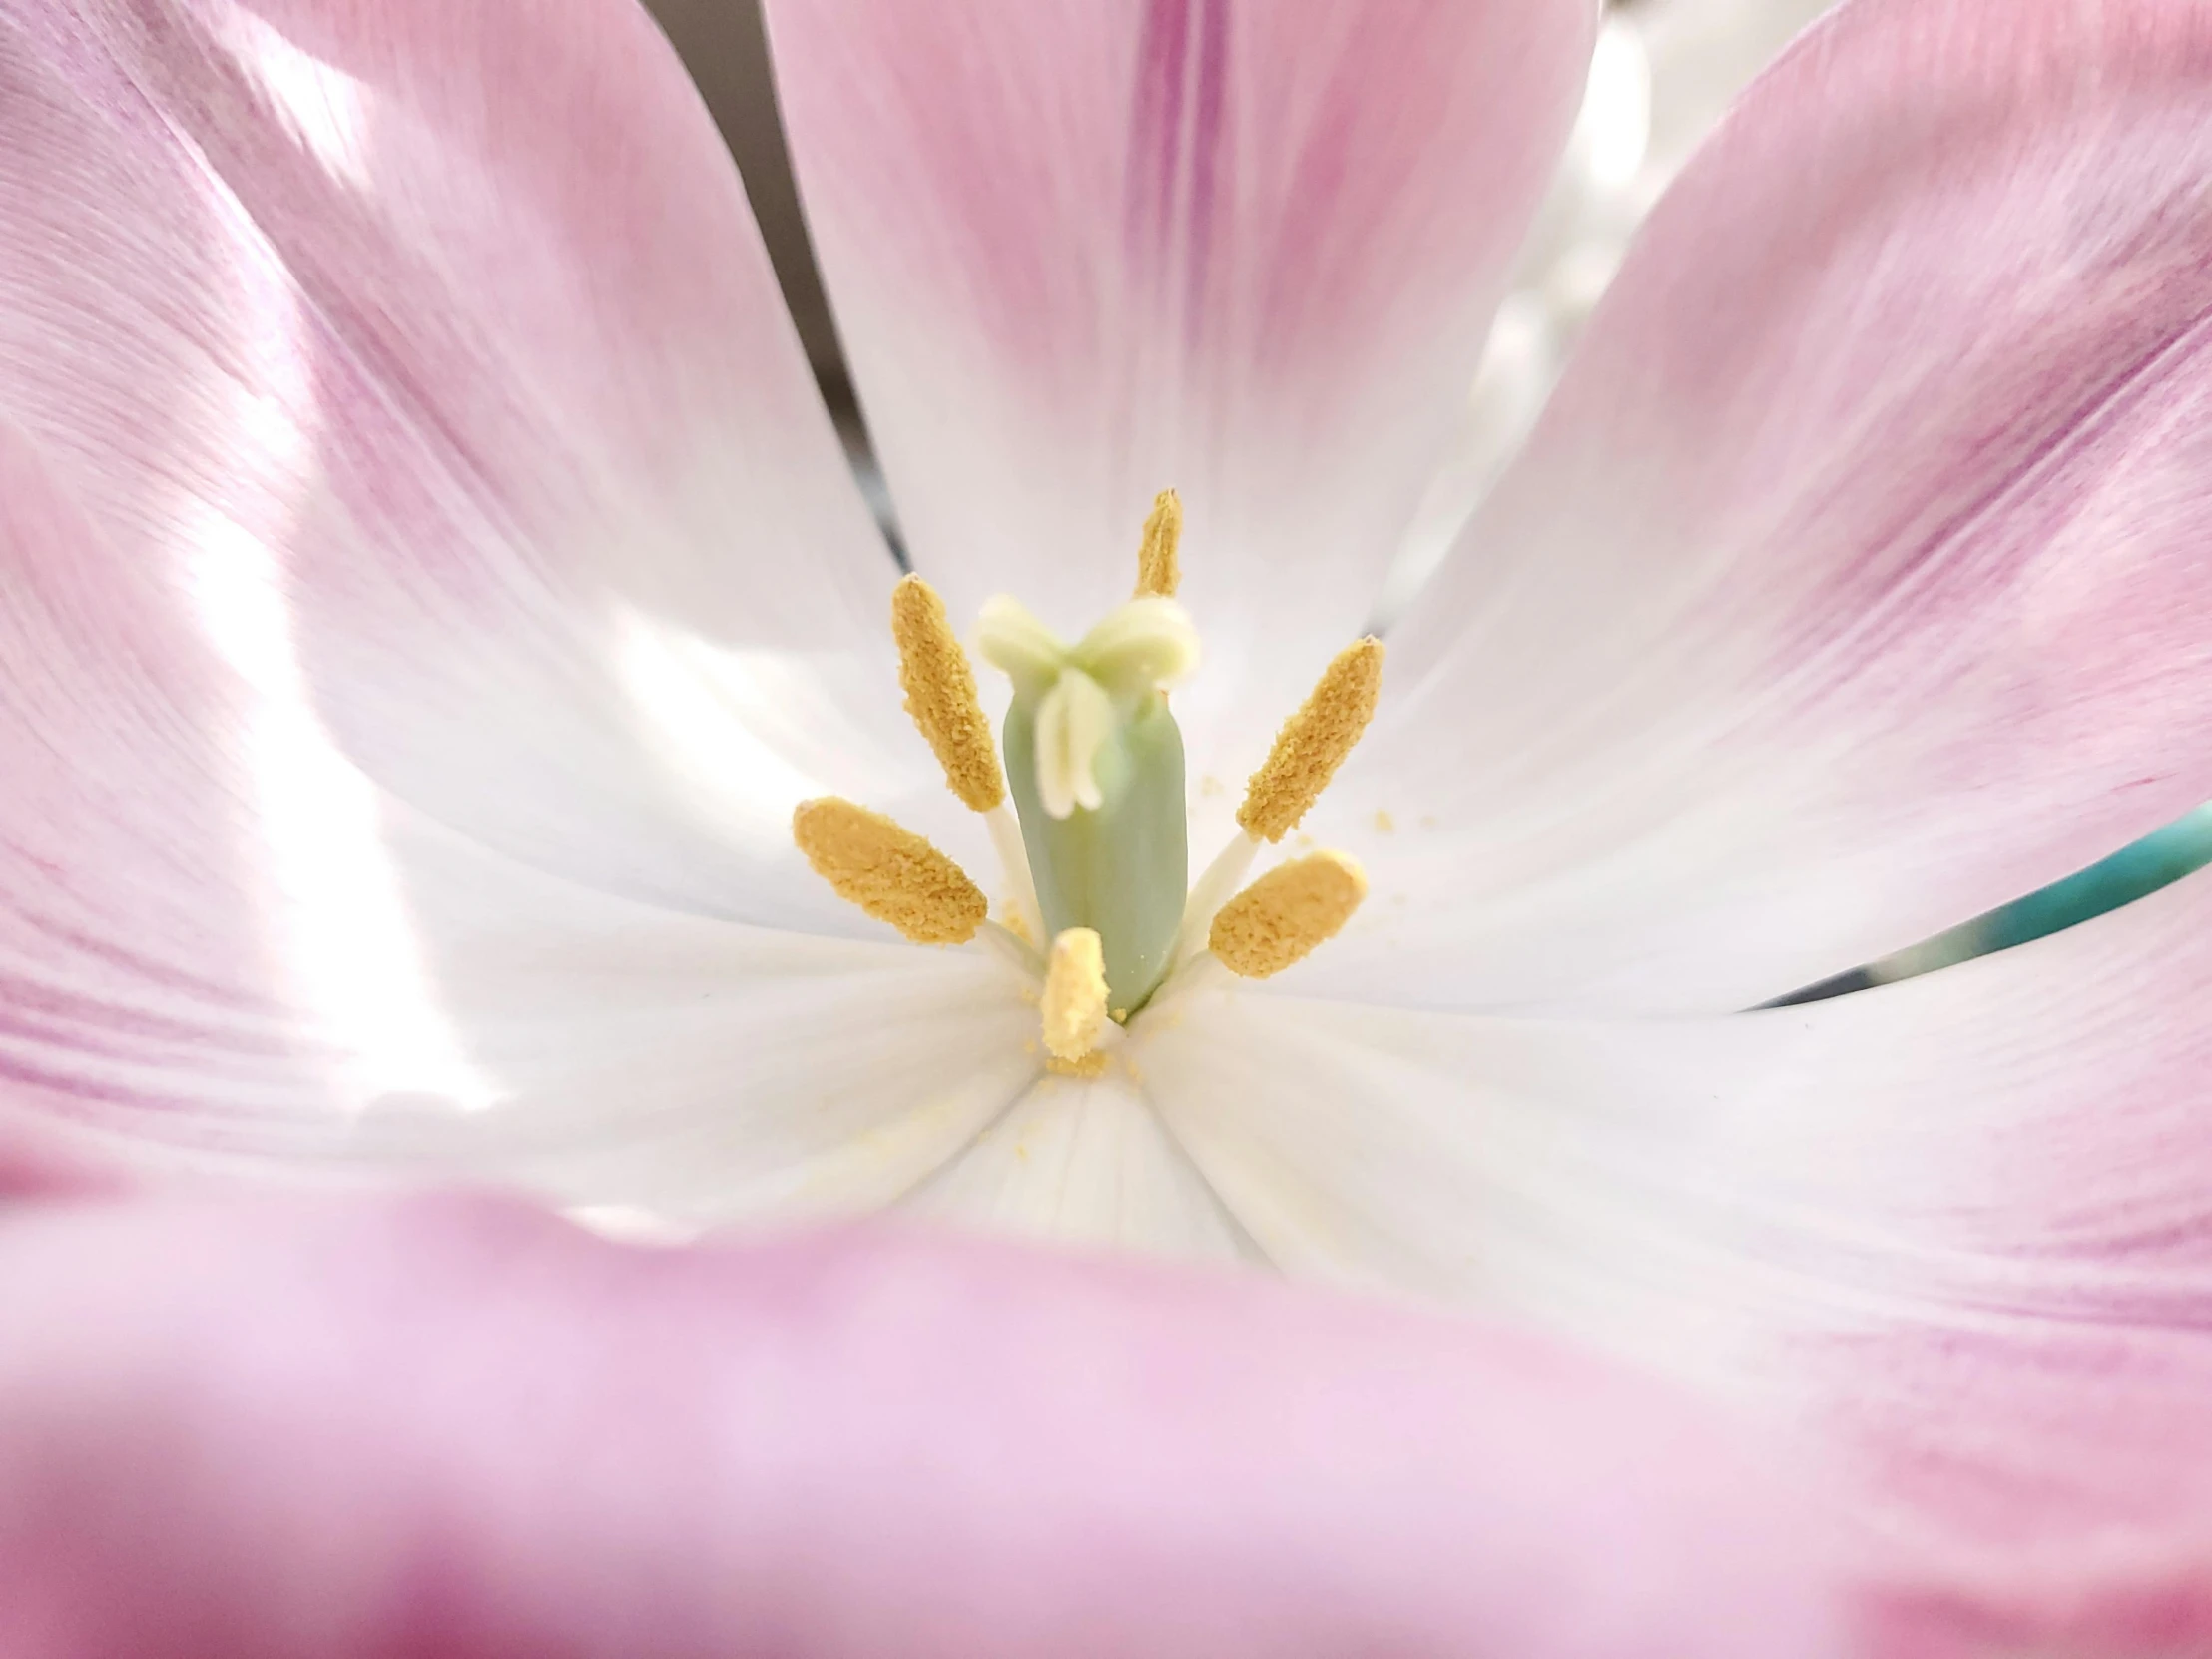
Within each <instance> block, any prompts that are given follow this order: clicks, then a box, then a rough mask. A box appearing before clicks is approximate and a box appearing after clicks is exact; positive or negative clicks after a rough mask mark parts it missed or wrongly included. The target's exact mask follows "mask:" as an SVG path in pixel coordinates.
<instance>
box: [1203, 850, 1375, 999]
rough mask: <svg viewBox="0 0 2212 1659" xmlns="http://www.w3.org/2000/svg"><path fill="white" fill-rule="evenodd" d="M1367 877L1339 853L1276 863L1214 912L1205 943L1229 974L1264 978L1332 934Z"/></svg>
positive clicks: (1363, 892)
mask: <svg viewBox="0 0 2212 1659" xmlns="http://www.w3.org/2000/svg"><path fill="white" fill-rule="evenodd" d="M1367 896H1368V878H1367V874H1366V872H1364V871H1363V870H1362V869H1361V868H1360V866H1359V864H1358V863H1357V862H1355V861H1354V860H1353V859H1352V858H1350V857H1347V856H1346V855H1345V854H1344V853H1342V852H1309V853H1308V854H1306V856H1304V857H1303V858H1293V859H1292V860H1291V861H1290V862H1289V863H1285V864H1278V865H1276V866H1275V868H1273V869H1271V870H1269V871H1268V872H1267V874H1265V875H1263V876H1261V877H1260V879H1259V880H1257V881H1255V882H1253V883H1252V885H1251V886H1249V887H1247V888H1245V890H1244V891H1243V892H1240V893H1239V894H1237V896H1236V897H1235V898H1232V899H1231V900H1230V901H1229V902H1228V903H1226V904H1224V905H1223V906H1222V907H1221V908H1220V909H1219V910H1218V911H1216V912H1215V914H1214V924H1213V928H1212V930H1211V932H1210V933H1209V934H1208V935H1207V940H1206V945H1207V948H1208V949H1209V950H1211V951H1212V952H1213V953H1214V955H1215V956H1216V957H1217V958H1218V959H1219V960H1220V961H1221V964H1222V965H1223V966H1224V967H1226V968H1228V969H1229V971H1230V972H1231V973H1234V974H1237V975H1239V976H1241V977H1243V978H1246V979H1266V978H1268V977H1269V976H1271V975H1273V974H1278V973H1281V972H1282V971H1283V970H1284V969H1285V968H1287V967H1291V966H1293V965H1294V964H1296V963H1298V962H1302V961H1304V960H1305V959H1306V958H1307V957H1308V956H1310V955H1312V954H1313V953H1314V951H1315V950H1316V949H1318V948H1319V947H1320V946H1322V945H1324V944H1327V943H1328V942H1329V941H1330V940H1331V939H1333V938H1335V937H1336V936H1337V934H1338V932H1339V931H1340V930H1341V929H1342V928H1343V927H1344V924H1345V923H1346V922H1348V921H1350V920H1351V919H1352V914H1353V912H1354V911H1355V910H1357V909H1359V908H1360V901H1361V900H1362V899H1364V898H1366V897H1367Z"/></svg>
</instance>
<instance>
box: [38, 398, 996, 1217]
mask: <svg viewBox="0 0 2212 1659" xmlns="http://www.w3.org/2000/svg"><path fill="white" fill-rule="evenodd" d="M200 592H201V594H203V595H204V593H205V590H200ZM195 602H196V592H195V590H194V589H192V588H190V587H187V586H184V585H182V584H172V583H168V582H163V581H160V580H158V579H149V573H146V572H145V571H144V570H143V568H142V567H132V566H129V565H127V564H126V563H125V562H124V561H122V560H121V559H119V558H118V557H117V556H116V555H115V554H114V553H113V552H112V551H111V550H110V549H109V548H108V546H107V544H106V543H105V542H104V541H103V540H102V538H101V537H100V535H99V533H98V532H97V531H96V530H95V529H94V527H93V526H92V525H91V523H90V522H89V521H88V520H87V519H86V518H85V517H84V515H83V514H82V513H81V512H80V511H78V509H77V508H76V505H75V503H73V502H72V501H70V500H69V499H67V498H66V497H65V496H64V495H63V494H62V492H61V491H60V490H59V489H58V488H57V487H56V484H55V480H54V477H53V475H52V473H51V471H50V470H49V469H47V468H46V467H45V466H44V465H43V464H42V463H41V461H40V460H39V458H38V457H37V456H36V455H35V454H33V453H32V451H31V450H30V448H29V445H28V444H27V443H26V442H25V441H24V440H23V438H22V435H21V433H20V431H16V430H12V429H10V428H8V427H7V426H6V425H5V423H4V422H0V665H5V666H4V668H0V778H5V780H6V787H5V789H4V790H0V916H4V918H5V920H4V923H0V1193H6V1192H11V1191H22V1190H26V1189H28V1190H43V1189H49V1188H53V1187H56V1186H61V1187H70V1186H76V1185H80V1184H83V1183H85V1182H88V1181H91V1182H97V1181H100V1180H103V1179H113V1178H115V1177H117V1176H118V1175H120V1174H124V1173H136V1174H141V1175H146V1176H149V1177H151V1176H155V1175H168V1176H175V1175H178V1174H181V1173H184V1172H188V1171H206V1172H209V1173H214V1172H217V1171H224V1172H231V1173H239V1172H247V1171H253V1172H258V1173H261V1174H263V1175H275V1176H280V1177H283V1178H287V1179H315V1180H324V1181H327V1180H339V1179H354V1180H359V1179H375V1178H386V1179H388V1178H392V1177H394V1176H406V1177H413V1178H424V1177H435V1176H438V1175H441V1174H442V1175H446V1176H450V1175H452V1174H454V1173H456V1172H467V1173H471V1174H474V1175H476V1176H479V1177H481V1178H485V1179H496V1180H503V1181H517V1182H525V1183H528V1184H530V1185H533V1186H535V1187H537V1188H539V1189H541V1190H543V1191H545V1192H547V1193H549V1194H552V1195H554V1196H557V1197H559V1198H561V1199H564V1200H566V1201H569V1202H573V1203H578V1204H592V1205H614V1206H623V1207H626V1208H631V1209H645V1210H647V1211H649V1212H651V1213H652V1214H653V1215H655V1216H656V1217H658V1218H660V1219H661V1220H663V1221H664V1222H688V1223H694V1224H697V1223H705V1222H712V1221H718V1220H725V1219H728V1218H730V1217H733V1216H740V1215H761V1214H765V1213H779V1212H781V1213H788V1212H791V1211H795V1210H796V1211H801V1212H815V1213H820V1212H823V1211H830V1212H839V1211H849V1210H852V1209H854V1208H862V1207H868V1206H873V1205H879V1204H884V1203H888V1202H891V1201H892V1200H895V1199H896V1198H898V1197H899V1196H900V1195H901V1194H903V1193H904V1192H905V1191H906V1190H907V1189H908V1188H910V1187H911V1186H912V1185H913V1184H914V1183H915V1182H917V1181H918V1180H920V1179H921V1178H922V1177H924V1176H925V1175H927V1174H929V1173H931V1172H933V1171H934V1170H935V1169H936V1168H937V1167H939V1166H940V1165H941V1164H942V1163H944V1161H945V1160H947V1159H948V1158H950V1157H951V1156H952V1155H953V1154H954V1153H956V1152H957V1151H958V1150H959V1149H960V1148H961V1147H962V1146H964V1145H966V1144H967V1142H968V1141H969V1140H970V1139H972V1137H973V1136H974V1135H975V1133H976V1132H977V1130H979V1129H980V1128H981V1127H982V1126H983V1125H985V1124H986V1123H988V1122H990V1121H991V1119H992V1118H993V1117H995V1116H996V1115H997V1114H998V1113H999V1112H1001V1111H1003V1110H1004V1109H1005V1107H1006V1106H1007V1105H1008V1103H1009V1102H1011V1101H1012V1100H1014V1099H1015V1098H1016V1097H1017V1096H1018V1095H1019V1094H1020V1093H1021V1091H1022V1089H1023V1088H1024V1087H1025V1086H1026V1085H1027V1083H1028V1081H1029V1079H1030V1077H1031V1076H1032V1074H1033V1073H1034V1071H1035V1068H1036V1062H1035V1060H1034V1059H1033V1058H1031V1057H1029V1056H1028V1055H1026V1054H1025V1053H1024V1052H1023V1045H1024V1043H1025V1042H1028V1041H1031V1040H1033V1038H1034V1034H1035V1030H1036V1014H1035V1010H1034V1008H1033V1007H1032V1006H1029V1005H1026V1004H1024V1003H1023V1002H1022V1000H1021V994H1020V993H1021V990H1022V989H1023V986H1022V985H1021V983H1020V982H1019V981H1018V980H1017V979H1016V978H1015V976H1014V975H1013V974H1012V973H1011V972H1010V971H1009V970H1008V969H1007V968H1006V967H1005V966H1004V965H1003V964H1002V963H1001V962H1000V961H999V960H998V959H997V958H996V957H993V956H990V955H988V954H985V953H983V952H982V951H980V950H979V949H978V950H974V951H961V952H948V951H930V950H920V949H916V948H914V947H912V946H909V945H906V944H904V943H903V942H901V941H899V940H897V939H895V938H892V937H890V936H888V934H887V932H886V936H885V937H884V938H882V939H879V940H861V939H841V938H828V937H819V936H813V935H808V934H803V933H794V932H786V931H780V930H772V929H765V928H759V927H752V926H747V925H744V924H741V923H736V922H732V921H728V920H724V919H722V918H720V917H713V916H701V915H694V914H688V913H685V912H682V911H678V910H672V909H666V908H659V907H655V906H651V905H647V904H644V903H640V902H638V901H636V900H633V899H626V898H622V897H619V896H617V895H613V894H609V893H605V892H601V891H598V890H596V889H593V888H590V887H587V886H584V885H581V884H579V883H575V882H571V881H568V880H565V879H562V878H560V877H557V876H553V875H549V874H546V873H544V872H543V871H540V870H535V869H531V868H529V867H527V866H524V865H522V864H519V863H516V862H515V861H513V860H511V859H508V858H506V857H503V856H501V855H500V854H498V853H495V852H492V851H490V850H488V849H486V848H485V847H484V846H483V845H482V844H481V843H480V842H477V841H473V840H470V839H468V838H466V837H464V836H462V835H459V834H456V833H454V832H453V831H451V830H446V829H444V828H443V827H441V826H439V825H437V824H435V823H433V822H430V821H428V820H426V819H424V818H423V817H422V815H420V814H419V813H416V812H414V811H413V810H411V809H409V808H408V807H407V806H406V805H405V804H404V803H401V802H398V801H396V800H394V799H393V798H392V797H391V796H389V795H388V794H386V793H385V792H383V791H381V790H379V789H378V788H377V787H376V786H375V785H374V784H373V783H372V782H371V781H370V780H369V779H367V778H366V777H364V776H363V775H362V774H361V773H360V772H359V771H358V770H357V769H356V768H355V767H354V766H353V765H352V764H351V763H350V762H349V761H348V760H347V759H346V758H345V757H344V755H343V754H342V753H340V752H339V750H338V749H337V747H336V746H335V745H334V744H333V742H332V741H331V739H330V736H329V733H328V731H327V729H326V728H325V727H324V726H323V725H322V723H321V722H320V720H319V719H318V718H317V715H316V712H315V710H314V708H313V706H312V703H311V700H309V699H308V698H307V696H306V694H305V692H304V690H303V689H302V688H300V687H299V686H297V685H296V684H294V685H292V686H291V687H290V688H289V689H288V691H287V689H286V687H285V686H284V685H283V684H282V683H281V682H280V680H277V679H272V678H270V677H267V676H264V677H260V678H257V677H256V676H254V675H252V674H249V673H246V672H242V671H241V669H240V668H239V667H237V666H236V665H234V664H233V663H232V662H230V661H228V660H226V657H225V655H224V653H223V652H222V651H221V650H220V649H219V647H218V643H217V642H216V641H212V640H211V639H210V638H209V637H208V633H207V631H206V630H205V629H204V628H203V627H202V626H201V625H200V619H199V618H197V617H196V616H195V614H194V605H195ZM251 620H252V617H251V613H249V614H248V617H247V619H246V622H236V623H234V624H233V626H234V627H243V626H246V625H247V623H250V622H251Z"/></svg>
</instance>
